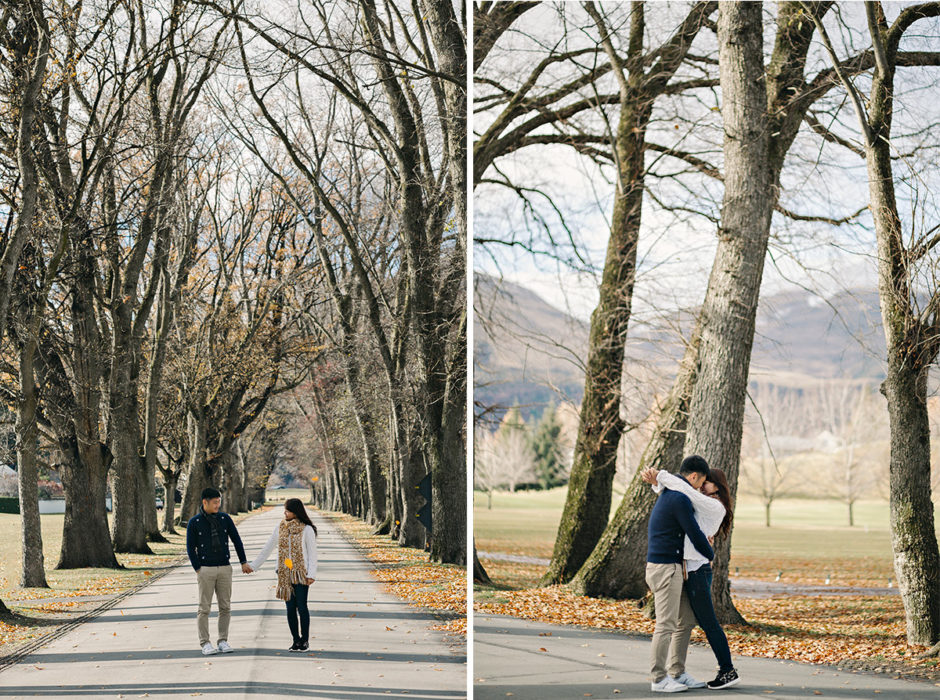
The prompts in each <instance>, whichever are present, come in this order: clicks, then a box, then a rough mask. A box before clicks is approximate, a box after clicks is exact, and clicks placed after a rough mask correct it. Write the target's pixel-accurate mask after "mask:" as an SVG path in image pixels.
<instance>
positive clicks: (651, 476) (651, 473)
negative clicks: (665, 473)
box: [640, 467, 659, 486]
mask: <svg viewBox="0 0 940 700" xmlns="http://www.w3.org/2000/svg"><path fill="white" fill-rule="evenodd" d="M657 476H659V470H658V469H656V468H655V467H647V468H646V469H644V470H643V471H642V472H640V477H641V478H642V479H643V481H645V482H646V483H647V484H649V485H650V486H655V484H656V477H657Z"/></svg>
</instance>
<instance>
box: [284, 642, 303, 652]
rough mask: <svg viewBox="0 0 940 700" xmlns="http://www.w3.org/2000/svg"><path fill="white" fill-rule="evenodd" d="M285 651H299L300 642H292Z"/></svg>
mask: <svg viewBox="0 0 940 700" xmlns="http://www.w3.org/2000/svg"><path fill="white" fill-rule="evenodd" d="M287 651H301V648H300V642H294V643H293V644H291V645H290V649H288V650H287Z"/></svg>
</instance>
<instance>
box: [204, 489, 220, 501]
mask: <svg viewBox="0 0 940 700" xmlns="http://www.w3.org/2000/svg"><path fill="white" fill-rule="evenodd" d="M213 498H222V493H221V492H220V491H219V490H218V489H214V488H212V487H211V486H210V487H209V488H207V489H203V490H202V500H204V501H211V500H212V499H213Z"/></svg>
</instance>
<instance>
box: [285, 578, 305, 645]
mask: <svg viewBox="0 0 940 700" xmlns="http://www.w3.org/2000/svg"><path fill="white" fill-rule="evenodd" d="M293 587H294V593H293V594H292V595H291V597H290V600H288V601H287V626H288V627H290V633H291V634H292V635H293V636H294V641H295V642H302V643H304V644H306V643H308V642H309V641H310V611H309V610H308V609H307V593H308V592H309V591H310V586H306V585H304V584H302V583H295V584H294V586H293ZM298 617H299V618H300V634H298V633H297V618H298Z"/></svg>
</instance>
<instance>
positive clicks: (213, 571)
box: [186, 488, 251, 656]
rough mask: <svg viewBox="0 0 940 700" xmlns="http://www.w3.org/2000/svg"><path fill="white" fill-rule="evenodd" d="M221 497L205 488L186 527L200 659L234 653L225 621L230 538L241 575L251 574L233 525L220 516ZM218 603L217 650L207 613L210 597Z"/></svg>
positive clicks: (229, 595) (225, 515) (229, 587)
mask: <svg viewBox="0 0 940 700" xmlns="http://www.w3.org/2000/svg"><path fill="white" fill-rule="evenodd" d="M221 506H222V494H221V493H219V491H218V490H217V489H214V488H207V489H205V490H204V491H203V492H202V507H201V508H200V509H199V512H198V513H196V515H194V516H193V517H192V518H190V519H189V524H188V525H187V526H186V552H187V553H188V554H189V561H190V563H191V564H192V565H193V569H195V571H196V580H197V581H198V583H199V612H198V613H197V614H196V626H197V628H198V630H199V646H201V647H202V653H203V655H204V656H210V655H212V654H218V653H219V652H220V651H221V652H222V653H223V654H227V653H231V652H232V651H234V649H232V647H231V646H230V645H229V643H228V627H229V621H230V620H231V619H232V565H231V564H230V563H229V548H228V541H229V538H231V540H232V542H233V544H234V545H235V551H236V552H237V553H238V561H240V562H241V565H242V572H243V573H246V574H250V573H251V567H250V566H248V557H246V556H245V548H244V546H242V538H241V537H239V536H238V530H237V529H236V527H235V523H234V522H233V521H232V518H231V517H230V516H229V514H228V513H222V512H220V511H219V508H221ZM213 594H215V598H216V600H217V601H218V602H219V642H218V643H219V648H218V649H216V648H215V647H213V646H212V642H211V641H209V610H210V609H211V607H212V595H213Z"/></svg>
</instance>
